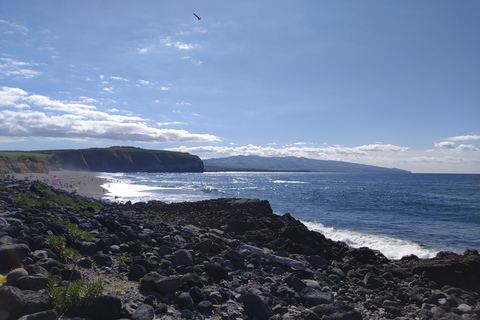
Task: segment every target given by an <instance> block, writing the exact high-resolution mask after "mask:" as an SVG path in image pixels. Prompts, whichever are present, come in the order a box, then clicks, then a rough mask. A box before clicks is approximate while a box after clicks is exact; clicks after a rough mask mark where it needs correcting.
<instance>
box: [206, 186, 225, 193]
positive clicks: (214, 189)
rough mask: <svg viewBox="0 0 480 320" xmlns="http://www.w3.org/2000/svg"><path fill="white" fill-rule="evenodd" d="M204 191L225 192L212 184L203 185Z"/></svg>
mask: <svg viewBox="0 0 480 320" xmlns="http://www.w3.org/2000/svg"><path fill="white" fill-rule="evenodd" d="M202 192H204V193H224V192H223V191H222V190H220V189H217V188H215V187H211V186H205V187H203V188H202Z"/></svg>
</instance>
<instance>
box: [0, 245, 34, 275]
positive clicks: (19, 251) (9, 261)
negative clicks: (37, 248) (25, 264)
mask: <svg viewBox="0 0 480 320" xmlns="http://www.w3.org/2000/svg"><path fill="white" fill-rule="evenodd" d="M29 252H30V249H29V247H28V246H27V245H26V244H24V243H18V244H4V245H1V246H0V273H4V272H8V271H10V270H12V269H14V268H19V267H21V262H22V261H23V260H24V259H25V258H26V257H27V254H28V253H29Z"/></svg>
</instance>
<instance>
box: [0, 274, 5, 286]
mask: <svg viewBox="0 0 480 320" xmlns="http://www.w3.org/2000/svg"><path fill="white" fill-rule="evenodd" d="M6 283H7V275H1V274H0V286H2V285H5V284H6Z"/></svg>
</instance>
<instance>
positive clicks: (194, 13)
mask: <svg viewBox="0 0 480 320" xmlns="http://www.w3.org/2000/svg"><path fill="white" fill-rule="evenodd" d="M193 15H194V16H195V17H197V19H198V20H200V19H202V18H200V17H199V16H197V15H196V14H195V13H193Z"/></svg>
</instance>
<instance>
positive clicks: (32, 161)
mask: <svg viewBox="0 0 480 320" xmlns="http://www.w3.org/2000/svg"><path fill="white" fill-rule="evenodd" d="M53 169H55V168H53V167H52V164H50V163H48V162H46V161H44V160H41V159H39V158H36V157H28V156H21V157H9V156H0V174H1V173H5V172H12V173H22V172H23V173H25V172H33V173H47V172H49V171H50V170H53ZM0 178H1V177H0Z"/></svg>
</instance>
